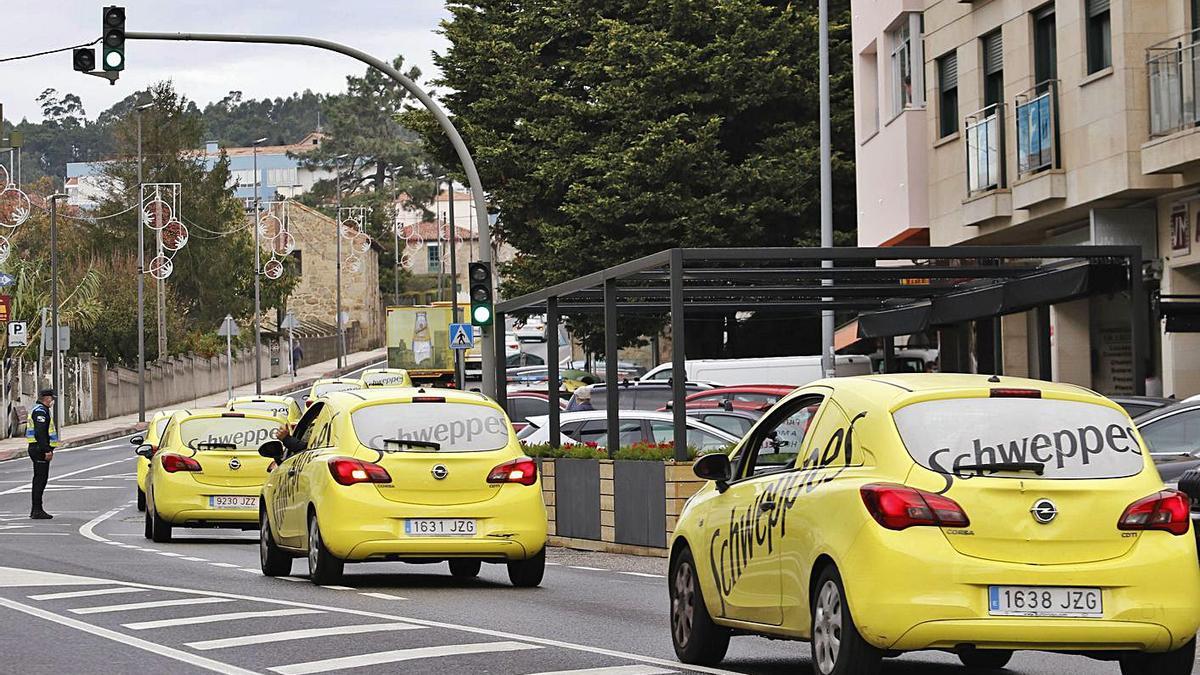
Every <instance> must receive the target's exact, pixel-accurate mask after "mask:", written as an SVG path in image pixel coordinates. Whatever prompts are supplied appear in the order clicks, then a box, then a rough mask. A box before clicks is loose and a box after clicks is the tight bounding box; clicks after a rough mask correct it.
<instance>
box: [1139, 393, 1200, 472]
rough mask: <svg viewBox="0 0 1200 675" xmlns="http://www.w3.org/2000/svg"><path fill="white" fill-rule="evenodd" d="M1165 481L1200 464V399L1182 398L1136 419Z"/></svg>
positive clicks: (1143, 438)
mask: <svg viewBox="0 0 1200 675" xmlns="http://www.w3.org/2000/svg"><path fill="white" fill-rule="evenodd" d="M1133 423H1134V424H1136V425H1137V428H1138V431H1139V432H1140V433H1141V434H1142V440H1143V441H1145V443H1146V446H1147V448H1148V449H1149V450H1150V457H1151V459H1153V460H1154V463H1155V465H1157V466H1158V472H1159V474H1161V475H1162V479H1163V481H1164V482H1167V483H1172V482H1175V481H1178V480H1179V477H1180V476H1181V475H1182V474H1183V472H1185V471H1187V470H1188V469H1192V468H1197V467H1200V457H1198V455H1200V401H1182V402H1179V403H1175V404H1174V405H1169V406H1165V407H1163V408H1159V409H1157V410H1153V411H1151V412H1148V413H1145V414H1143V415H1141V416H1139V417H1137V418H1136V419H1134V421H1133Z"/></svg>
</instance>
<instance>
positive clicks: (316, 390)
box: [313, 382, 362, 398]
mask: <svg viewBox="0 0 1200 675" xmlns="http://www.w3.org/2000/svg"><path fill="white" fill-rule="evenodd" d="M354 389H362V386H360V385H359V384H358V383H357V382H326V383H324V384H318V385H315V386H314V387H313V397H314V398H319V397H321V396H324V395H325V394H331V393H333V392H335V391H351V390H354Z"/></svg>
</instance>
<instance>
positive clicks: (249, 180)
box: [229, 169, 254, 187]
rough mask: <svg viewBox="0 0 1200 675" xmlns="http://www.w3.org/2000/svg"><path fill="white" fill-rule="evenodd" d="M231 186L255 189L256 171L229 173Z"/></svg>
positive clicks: (247, 170)
mask: <svg viewBox="0 0 1200 675" xmlns="http://www.w3.org/2000/svg"><path fill="white" fill-rule="evenodd" d="M229 180H230V185H231V186H232V185H238V186H240V187H254V170H253V169H246V170H244V171H230V172H229Z"/></svg>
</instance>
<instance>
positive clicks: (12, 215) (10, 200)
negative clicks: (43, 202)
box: [0, 152, 33, 257]
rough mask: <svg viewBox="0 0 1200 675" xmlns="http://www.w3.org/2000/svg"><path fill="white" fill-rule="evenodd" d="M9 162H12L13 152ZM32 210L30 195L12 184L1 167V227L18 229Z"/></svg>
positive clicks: (1, 166) (7, 174)
mask: <svg viewBox="0 0 1200 675" xmlns="http://www.w3.org/2000/svg"><path fill="white" fill-rule="evenodd" d="M9 161H10V163H11V161H12V153H11V152H10V153H9ZM32 210H33V204H32V203H31V202H30V201H29V195H27V194H25V192H24V191H23V190H21V188H19V187H17V186H16V185H15V184H14V183H13V182H12V180H11V178H10V177H9V173H8V170H7V169H5V168H4V166H3V165H0V225H2V226H4V227H7V228H9V229H16V228H17V227H20V226H21V224H22V223H24V222H25V221H26V220H29V214H30V212H31V211H32ZM6 257H7V256H6Z"/></svg>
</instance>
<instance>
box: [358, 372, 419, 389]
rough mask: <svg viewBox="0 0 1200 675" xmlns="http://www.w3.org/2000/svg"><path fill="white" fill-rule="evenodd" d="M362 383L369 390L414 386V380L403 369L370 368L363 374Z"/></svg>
mask: <svg viewBox="0 0 1200 675" xmlns="http://www.w3.org/2000/svg"><path fill="white" fill-rule="evenodd" d="M362 382H363V386H365V387H366V388H368V389H373V388H375V387H411V386H413V381H412V378H411V377H409V375H408V371H407V370H405V369H403V368H368V369H367V370H364V371H363V373H362Z"/></svg>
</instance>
